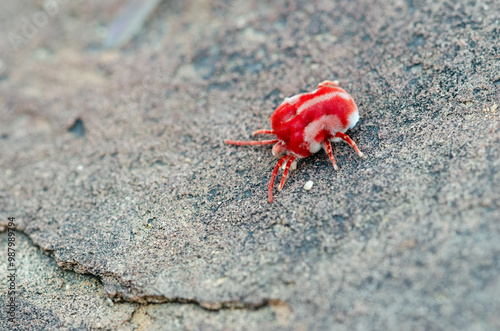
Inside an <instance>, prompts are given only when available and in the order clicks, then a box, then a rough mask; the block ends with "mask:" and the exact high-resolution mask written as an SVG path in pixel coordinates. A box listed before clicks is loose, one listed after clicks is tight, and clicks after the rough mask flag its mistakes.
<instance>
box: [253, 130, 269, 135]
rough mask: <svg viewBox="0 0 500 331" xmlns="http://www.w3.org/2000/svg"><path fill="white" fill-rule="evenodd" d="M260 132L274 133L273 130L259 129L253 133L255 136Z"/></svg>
mask: <svg viewBox="0 0 500 331" xmlns="http://www.w3.org/2000/svg"><path fill="white" fill-rule="evenodd" d="M258 134H274V131H273V130H257V131H255V132H254V133H252V135H253V136H256V135H258Z"/></svg>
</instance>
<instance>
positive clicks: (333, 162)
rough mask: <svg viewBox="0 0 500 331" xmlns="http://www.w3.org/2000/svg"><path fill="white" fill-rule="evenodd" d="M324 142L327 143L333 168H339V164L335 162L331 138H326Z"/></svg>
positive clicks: (326, 146)
mask: <svg viewBox="0 0 500 331" xmlns="http://www.w3.org/2000/svg"><path fill="white" fill-rule="evenodd" d="M324 143H325V151H326V154H328V157H329V158H330V161H332V164H333V169H335V170H339V167H337V164H336V163H335V159H334V158H333V153H332V144H331V143H330V140H325V141H324Z"/></svg>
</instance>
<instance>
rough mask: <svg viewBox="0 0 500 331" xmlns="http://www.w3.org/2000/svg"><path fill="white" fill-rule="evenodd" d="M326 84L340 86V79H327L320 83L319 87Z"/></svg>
mask: <svg viewBox="0 0 500 331" xmlns="http://www.w3.org/2000/svg"><path fill="white" fill-rule="evenodd" d="M326 86H339V81H338V80H325V81H324V82H321V83H319V84H318V88H321V87H326Z"/></svg>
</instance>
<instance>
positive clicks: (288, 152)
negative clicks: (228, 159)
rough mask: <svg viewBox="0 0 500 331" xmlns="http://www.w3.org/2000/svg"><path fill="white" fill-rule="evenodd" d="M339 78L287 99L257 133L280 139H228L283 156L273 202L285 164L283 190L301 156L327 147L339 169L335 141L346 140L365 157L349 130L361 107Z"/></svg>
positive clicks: (226, 141)
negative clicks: (266, 127)
mask: <svg viewBox="0 0 500 331" xmlns="http://www.w3.org/2000/svg"><path fill="white" fill-rule="evenodd" d="M338 85H339V83H338V81H324V82H322V83H320V84H319V85H318V88H317V89H316V90H314V91H312V92H309V93H302V94H297V95H294V96H293V97H291V98H286V99H285V100H284V101H283V103H282V104H281V105H279V107H278V108H277V109H276V110H275V111H274V113H273V114H272V115H271V127H272V128H273V129H272V130H258V131H255V132H254V133H253V135H258V134H273V135H276V137H277V139H273V140H262V141H235V140H225V141H224V142H225V143H226V144H231V145H238V146H242V145H268V144H275V145H274V146H273V155H274V156H276V157H279V158H280V160H279V161H278V164H276V166H275V167H274V171H273V174H272V176H271V181H270V183H269V189H268V190H269V202H273V186H274V179H275V178H276V175H277V174H278V170H279V168H280V167H281V166H282V165H283V164H285V167H284V171H283V176H282V178H281V183H280V186H279V189H280V190H281V189H282V188H283V185H284V184H285V180H286V177H287V176H288V171H289V170H290V167H291V166H292V164H294V163H295V161H296V159H297V158H305V157H308V156H309V155H311V154H313V153H316V152H318V151H319V150H320V149H321V148H323V149H324V150H325V151H326V153H327V154H328V157H329V158H330V160H331V161H332V164H333V168H334V169H335V170H338V167H337V165H336V164H335V160H334V158H333V153H332V145H331V141H341V140H343V141H345V142H346V143H348V144H349V145H351V147H352V148H354V150H355V151H356V152H357V153H358V155H359V156H360V157H364V155H363V153H361V152H360V150H359V149H358V147H357V146H356V144H355V143H354V141H352V140H351V138H349V137H348V136H347V135H346V134H345V132H346V131H347V129H352V128H353V127H354V126H355V125H356V123H357V122H358V120H359V113H358V107H357V106H356V104H355V103H354V100H353V99H352V98H351V96H350V95H349V94H348V93H347V92H346V91H344V90H343V89H341V88H340V87H338Z"/></svg>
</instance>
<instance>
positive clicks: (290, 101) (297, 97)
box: [283, 94, 303, 106]
mask: <svg viewBox="0 0 500 331" xmlns="http://www.w3.org/2000/svg"><path fill="white" fill-rule="evenodd" d="M302 95H303V94H297V95H294V96H293V97H290V98H285V100H284V101H283V102H286V103H288V104H289V105H291V106H293V105H294V104H296V103H297V102H299V100H300V97H301V96H302Z"/></svg>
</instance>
